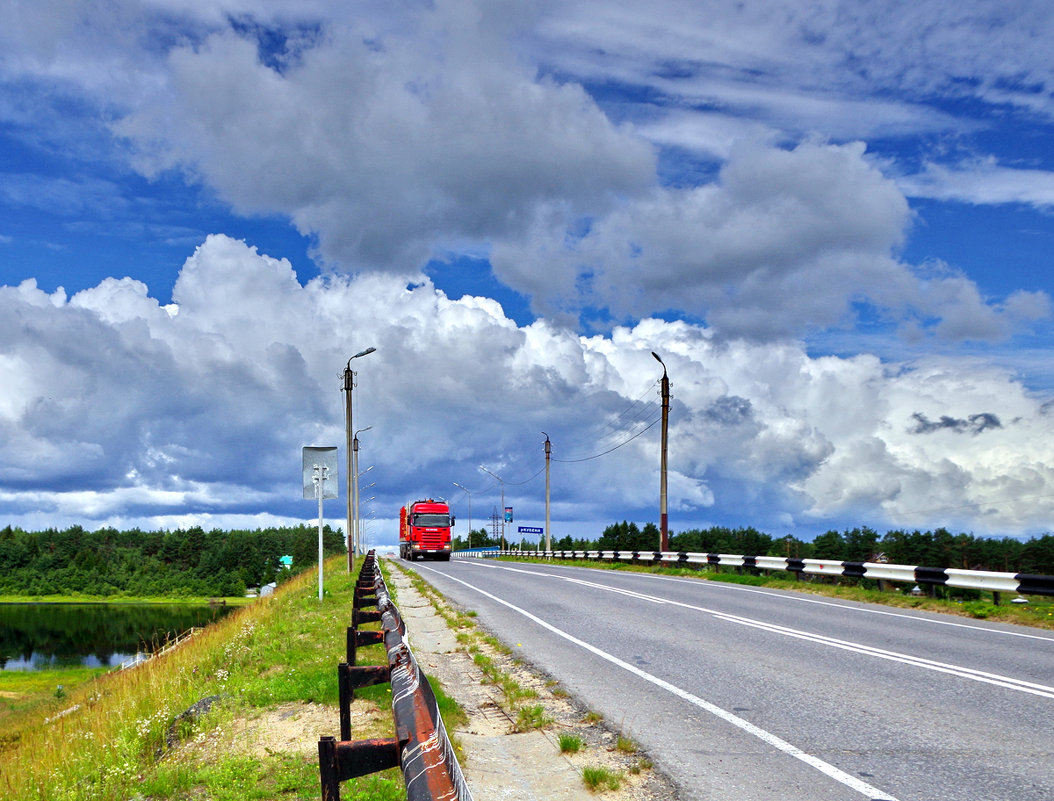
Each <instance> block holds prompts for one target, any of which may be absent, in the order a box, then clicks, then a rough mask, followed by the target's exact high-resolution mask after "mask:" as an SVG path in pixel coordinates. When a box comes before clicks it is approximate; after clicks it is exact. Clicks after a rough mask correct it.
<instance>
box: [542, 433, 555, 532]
mask: <svg viewBox="0 0 1054 801" xmlns="http://www.w3.org/2000/svg"><path fill="white" fill-rule="evenodd" d="M542 433H543V434H545V432H544V431H543V432H542ZM552 451H553V444H552V443H551V442H550V441H549V435H548V434H545V552H546V553H549V551H551V550H552V548H551V547H550V545H551V544H552V539H551V538H550V536H549V457H550V456H551V455H552Z"/></svg>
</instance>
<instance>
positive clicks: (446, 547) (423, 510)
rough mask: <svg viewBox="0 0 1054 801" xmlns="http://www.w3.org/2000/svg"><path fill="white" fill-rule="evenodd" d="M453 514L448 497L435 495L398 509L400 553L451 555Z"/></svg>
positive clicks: (409, 556) (407, 556)
mask: <svg viewBox="0 0 1054 801" xmlns="http://www.w3.org/2000/svg"><path fill="white" fill-rule="evenodd" d="M453 525H454V518H453V517H452V516H451V515H450V506H449V505H447V503H446V501H441V500H440V501H437V500H434V499H433V498H429V499H428V500H423V501H414V502H413V503H408V504H406V506H404V507H403V508H402V509H400V510H399V556H400V557H401V558H403V559H409V560H410V561H413V560H414V559H416V558H417V557H418V556H424V557H431V558H433V559H444V560H448V559H450V527H451V526H453Z"/></svg>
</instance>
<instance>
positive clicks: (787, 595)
mask: <svg viewBox="0 0 1054 801" xmlns="http://www.w3.org/2000/svg"><path fill="white" fill-rule="evenodd" d="M487 567H497V565H487ZM558 567H564V566H563V565H558ZM564 569H565V570H592V569H594V568H582V567H577V568H576V567H564ZM634 575H638V576H640V577H641V578H645V579H650V580H652V581H672V582H675V583H677V584H690V585H692V586H698V587H700V589H706V590H713V591H715V592H719V591H721V590H728V591H730V592H752V593H755V594H757V595H767V596H769V597H770V598H781V599H784V600H787V601H796V602H797V603H802V604H817V605H818V606H833V607H835V608H836V609H846V610H848V611H850V612H862V613H864V614H868V615H884V616H886V617H898V618H901V619H902V620H910V621H912V622H913V623H932V624H933V625H935V626H954V627H955V628H960V629H969V630H970V631H974V632H980V633H984V634H1004V635H1006V636H1007V637H1024V638H1025V639H1028V640H1040V641H1042V642H1045V643H1050V644H1052V645H1054V637H1050V636H1047V637H1044V636H1042V635H1039V634H1026V633H1025V632H1022V631H1009V630H1007V629H992V628H988V627H987V626H979V625H976V624H970V623H956V622H955V621H952V620H937V619H935V618H931V617H919V616H918V615H906V614H904V613H903V612H888V611H886V610H884V609H872V608H870V607H867V606H849V605H847V604H840V603H835V602H834V601H822V600H820V599H818V598H802V597H801V596H799V595H793V594H791V593H792V592H793V591H787V592H772V591H770V590H760V589H757V588H756V587H742V586H740V585H738V584H729V583H727V582H722V581H710V582H705V583H700V580H699V579H682V578H676V577H675V576H651V575H648V574H646V573H636V574H634Z"/></svg>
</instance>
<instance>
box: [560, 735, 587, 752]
mask: <svg viewBox="0 0 1054 801" xmlns="http://www.w3.org/2000/svg"><path fill="white" fill-rule="evenodd" d="M559 739H560V753H562V754H577V753H578V752H579V751H581V750H582V746H583V745H584V743H583V742H582V738H581V737H579V736H578V735H577V734H567V733H566V732H565V733H563V734H561V735H560V738H559Z"/></svg>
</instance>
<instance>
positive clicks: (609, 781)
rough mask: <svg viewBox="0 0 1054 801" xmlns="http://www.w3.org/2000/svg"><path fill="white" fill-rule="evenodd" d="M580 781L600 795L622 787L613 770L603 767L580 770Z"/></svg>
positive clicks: (620, 779) (619, 777)
mask: <svg viewBox="0 0 1054 801" xmlns="http://www.w3.org/2000/svg"><path fill="white" fill-rule="evenodd" d="M582 781H584V782H585V784H586V787H588V788H589V789H590V791H591V792H594V793H602V792H604V791H605V790H617V789H618V788H619V787H621V786H622V777H621V776H619V774H617V773H615V772H614V771H613V770H609V769H608V768H604V767H587V768H582Z"/></svg>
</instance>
